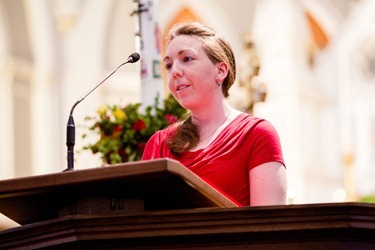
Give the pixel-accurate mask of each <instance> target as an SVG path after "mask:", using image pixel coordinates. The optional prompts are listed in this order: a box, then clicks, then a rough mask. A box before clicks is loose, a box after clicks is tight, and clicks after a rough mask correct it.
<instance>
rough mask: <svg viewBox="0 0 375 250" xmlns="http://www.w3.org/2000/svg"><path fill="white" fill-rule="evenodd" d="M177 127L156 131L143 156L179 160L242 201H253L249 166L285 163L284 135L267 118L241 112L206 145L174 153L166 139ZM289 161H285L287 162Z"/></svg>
mask: <svg viewBox="0 0 375 250" xmlns="http://www.w3.org/2000/svg"><path fill="white" fill-rule="evenodd" d="M175 129H176V127H174V126H172V127H169V128H166V129H164V130H160V131H158V132H156V133H155V134H154V135H153V136H152V137H151V138H150V140H149V141H148V142H147V145H146V148H145V151H144V153H143V156H142V160H149V159H157V158H171V159H175V160H178V161H179V162H180V163H181V164H183V165H184V166H186V167H187V168H188V169H190V170H191V171H192V172H194V173H196V174H197V175H198V176H200V177H201V178H202V179H203V180H205V181H206V182H208V183H209V184H211V185H212V186H213V187H215V188H216V189H218V190H219V191H221V192H222V193H223V194H226V196H228V197H229V198H231V199H232V200H234V201H235V202H237V203H238V204H239V205H243V206H245V205H249V204H250V198H249V170H250V169H252V168H254V167H256V166H258V165H260V164H263V163H266V162H271V161H278V162H281V163H282V164H284V160H283V155H282V151H281V145H280V139H279V136H278V134H277V132H276V130H275V128H274V127H273V126H272V125H271V124H270V123H269V122H268V121H267V120H264V119H260V118H257V117H254V116H252V115H249V114H246V113H243V114H240V115H239V116H237V117H236V118H235V119H234V120H233V121H232V122H231V123H230V124H229V125H228V126H227V127H225V128H224V130H223V131H221V133H220V134H219V135H218V136H217V137H216V138H215V140H214V141H213V142H212V143H211V144H210V145H208V146H207V147H206V148H204V149H200V150H197V151H190V152H187V153H184V154H183V155H182V156H181V157H175V156H174V155H172V153H171V151H170V149H169V148H168V147H167V144H166V139H167V138H168V137H169V136H170V135H171V133H173V131H174V130H175ZM284 165H285V164H284Z"/></svg>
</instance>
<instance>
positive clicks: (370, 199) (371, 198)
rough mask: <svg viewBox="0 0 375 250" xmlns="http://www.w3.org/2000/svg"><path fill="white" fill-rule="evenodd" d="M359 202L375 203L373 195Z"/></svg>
mask: <svg viewBox="0 0 375 250" xmlns="http://www.w3.org/2000/svg"><path fill="white" fill-rule="evenodd" d="M360 201H361V202H367V203H375V195H368V196H365V197H362V198H361V199H360Z"/></svg>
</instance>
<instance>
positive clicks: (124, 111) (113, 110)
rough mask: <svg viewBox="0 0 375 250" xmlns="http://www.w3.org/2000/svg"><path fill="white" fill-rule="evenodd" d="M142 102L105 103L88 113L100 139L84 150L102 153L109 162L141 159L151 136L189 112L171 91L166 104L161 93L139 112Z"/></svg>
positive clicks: (92, 126)
mask: <svg viewBox="0 0 375 250" xmlns="http://www.w3.org/2000/svg"><path fill="white" fill-rule="evenodd" d="M140 106H141V103H136V104H129V105H127V106H125V107H120V106H118V105H112V106H111V105H106V106H102V107H100V108H99V109H98V111H97V114H96V116H94V117H86V119H85V120H87V121H90V122H92V124H91V125H90V126H89V128H88V129H89V131H90V132H94V133H96V134H98V135H99V140H98V141H97V142H95V143H93V144H89V145H87V146H84V147H83V150H91V152H92V153H93V154H100V155H101V159H102V160H103V163H107V164H116V163H121V162H127V161H137V160H140V159H141V157H142V153H143V150H144V147H145V146H146V143H147V141H148V139H149V138H150V137H151V136H152V135H153V134H154V133H155V132H156V131H158V130H160V129H163V128H165V127H167V126H169V125H171V124H173V123H175V122H178V121H179V120H180V119H181V118H183V117H184V116H185V115H186V110H185V109H184V108H183V107H182V106H181V105H180V104H179V103H178V102H177V101H176V100H175V99H174V98H173V96H172V95H169V96H168V97H167V98H166V99H164V102H163V107H160V106H159V97H156V98H155V102H154V105H152V106H147V107H146V108H145V112H144V113H140V112H139V108H140ZM85 137H87V134H84V135H83V138H85Z"/></svg>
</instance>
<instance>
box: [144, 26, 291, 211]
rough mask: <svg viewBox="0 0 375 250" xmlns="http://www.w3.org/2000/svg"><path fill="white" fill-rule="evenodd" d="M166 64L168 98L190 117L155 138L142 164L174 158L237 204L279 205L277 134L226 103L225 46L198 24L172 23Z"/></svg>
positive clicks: (230, 60) (281, 172) (282, 184)
mask: <svg viewBox="0 0 375 250" xmlns="http://www.w3.org/2000/svg"><path fill="white" fill-rule="evenodd" d="M164 63H165V67H166V70H167V72H168V87H169V89H170V91H171V93H172V95H173V96H174V97H175V98H176V100H177V101H178V102H179V103H180V104H181V105H182V106H183V107H184V108H186V109H188V110H189V111H190V114H189V116H188V117H187V118H186V119H185V120H184V121H182V122H181V123H179V124H178V125H175V126H171V127H168V128H166V129H164V130H161V131H158V132H156V133H155V134H154V135H153V136H152V137H151V138H150V140H149V141H148V143H147V145H146V148H145V151H144V154H143V157H142V159H143V160H148V159H156V158H165V157H168V158H172V159H176V160H178V161H179V162H181V163H182V164H183V165H184V166H186V167H187V168H189V169H190V170H191V171H193V172H194V173H196V174H197V175H198V176H200V177H201V178H202V179H204V180H205V181H207V182H208V183H210V184H211V185H212V186H214V187H215V188H217V189H218V190H220V191H221V192H222V193H223V194H225V195H226V196H228V197H229V198H231V199H232V200H234V201H235V202H236V203H237V204H238V205H240V206H248V205H251V206H256V205H276V204H285V199H286V198H285V193H286V171H285V166H284V160H283V156H282V151H281V146H280V140H279V137H278V135H277V132H276V131H275V129H274V128H273V127H272V125H271V124H270V123H269V122H268V121H266V120H264V119H260V118H257V117H254V116H252V115H249V114H246V113H242V112H240V111H238V110H236V109H234V108H232V107H231V106H230V105H229V104H228V102H227V101H226V97H228V96H229V92H228V91H229V88H230V87H231V86H232V84H233V83H234V80H235V78H236V64H235V59H234V55H233V52H232V49H231V47H230V45H229V44H228V43H227V42H226V41H225V40H224V39H222V38H220V37H219V36H217V35H216V33H215V32H214V31H213V30H212V29H210V28H208V27H206V26H204V25H202V24H200V23H196V22H194V23H183V24H178V25H176V26H174V27H173V28H172V29H171V31H170V33H169V43H168V46H167V50H166V56H165V58H164Z"/></svg>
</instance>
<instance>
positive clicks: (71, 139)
mask: <svg viewBox="0 0 375 250" xmlns="http://www.w3.org/2000/svg"><path fill="white" fill-rule="evenodd" d="M140 58H141V56H140V55H139V54H138V53H137V52H134V53H133V54H131V55H130V56H129V57H128V59H126V61H125V62H123V63H121V64H119V65H118V66H117V67H116V68H115V69H114V70H113V71H112V72H111V73H109V74H108V75H107V76H106V77H104V78H103V80H101V81H100V82H99V83H98V84H96V85H95V86H94V87H93V88H92V89H90V90H89V91H88V92H87V93H86V94H85V95H83V96H82V97H81V98H79V99H78V100H77V101H76V102H75V103H74V105H73V106H72V108H71V110H70V115H69V119H68V124H67V128H66V130H67V131H66V146H67V147H68V152H67V161H68V168H67V169H65V170H64V171H70V170H73V169H74V144H75V124H74V118H73V111H74V109H75V107H76V106H77V105H78V104H79V103H80V102H82V101H83V100H84V99H85V98H86V97H87V96H88V95H89V94H91V92H93V91H94V90H95V89H96V88H97V87H99V86H100V85H101V84H102V83H103V82H105V81H106V80H107V79H108V78H109V77H110V76H112V75H113V74H114V73H115V72H116V71H117V70H118V69H119V68H120V67H121V66H123V65H125V64H127V63H135V62H137V61H138V60H139V59H140Z"/></svg>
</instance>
